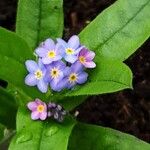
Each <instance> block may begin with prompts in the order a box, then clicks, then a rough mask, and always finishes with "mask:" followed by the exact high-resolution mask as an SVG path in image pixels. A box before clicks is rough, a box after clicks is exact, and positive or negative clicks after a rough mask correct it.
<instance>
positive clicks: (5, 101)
mask: <svg viewBox="0 0 150 150" xmlns="http://www.w3.org/2000/svg"><path fill="white" fill-rule="evenodd" d="M16 112H17V104H16V101H15V99H14V98H13V96H12V95H11V94H9V93H8V92H7V91H6V90H4V89H2V88H0V123H2V124H3V125H5V126H6V127H8V128H14V127H15V124H16V122H15V118H16Z"/></svg>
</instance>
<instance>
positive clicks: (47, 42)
mask: <svg viewBox="0 0 150 150" xmlns="http://www.w3.org/2000/svg"><path fill="white" fill-rule="evenodd" d="M42 47H43V48H46V49H47V50H54V49H55V42H54V41H53V40H52V39H50V38H49V39H47V40H45V41H44V42H43V45H42Z"/></svg>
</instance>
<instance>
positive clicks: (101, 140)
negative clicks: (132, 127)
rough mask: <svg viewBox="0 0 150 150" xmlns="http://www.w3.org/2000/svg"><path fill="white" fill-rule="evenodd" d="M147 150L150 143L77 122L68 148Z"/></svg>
mask: <svg viewBox="0 0 150 150" xmlns="http://www.w3.org/2000/svg"><path fill="white" fill-rule="evenodd" d="M76 149H78V150H131V149H132V150H149V149H150V144H148V143H145V142H144V141H141V140H139V139H137V138H135V137H134V136H131V135H128V134H125V133H121V132H119V131H116V130H112V129H109V128H104V127H99V126H94V125H86V124H81V123H79V124H77V125H76V126H75V128H74V130H73V132H72V135H71V137H70V142H69V147H68V150H76Z"/></svg>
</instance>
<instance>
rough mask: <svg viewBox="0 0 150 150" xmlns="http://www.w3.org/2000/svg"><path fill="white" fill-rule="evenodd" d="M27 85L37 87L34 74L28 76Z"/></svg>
mask: <svg viewBox="0 0 150 150" xmlns="http://www.w3.org/2000/svg"><path fill="white" fill-rule="evenodd" d="M25 84H27V85H29V86H35V85H36V84H37V79H36V78H35V76H34V75H33V74H28V75H27V76H26V77H25Z"/></svg>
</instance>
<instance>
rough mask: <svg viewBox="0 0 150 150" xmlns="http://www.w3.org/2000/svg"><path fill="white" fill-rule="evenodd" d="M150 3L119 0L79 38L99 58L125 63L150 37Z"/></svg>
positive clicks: (148, 0)
mask: <svg viewBox="0 0 150 150" xmlns="http://www.w3.org/2000/svg"><path fill="white" fill-rule="evenodd" d="M149 10H150V0H134V1H131V0H118V1H116V3H115V4H114V5H112V6H110V7H109V8H108V9H106V10H105V11H103V12H102V13H101V14H100V15H99V16H98V17H97V18H96V19H95V20H94V21H93V22H92V23H91V24H90V25H88V26H87V27H86V28H85V29H84V30H83V31H82V32H81V33H80V38H81V41H82V43H83V44H85V45H86V46H87V47H88V48H90V49H92V50H95V51H96V55H99V56H100V57H109V58H113V59H118V60H122V61H123V60H125V59H127V58H128V57H129V56H130V55H131V54H133V53H134V52H135V51H136V49H137V48H138V47H139V46H141V45H142V44H143V43H144V41H145V40H146V39H147V38H148V37H149V35H150V19H149V18H150V13H149Z"/></svg>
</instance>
